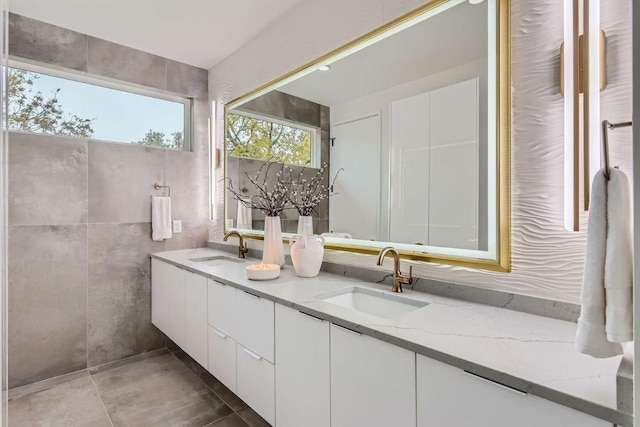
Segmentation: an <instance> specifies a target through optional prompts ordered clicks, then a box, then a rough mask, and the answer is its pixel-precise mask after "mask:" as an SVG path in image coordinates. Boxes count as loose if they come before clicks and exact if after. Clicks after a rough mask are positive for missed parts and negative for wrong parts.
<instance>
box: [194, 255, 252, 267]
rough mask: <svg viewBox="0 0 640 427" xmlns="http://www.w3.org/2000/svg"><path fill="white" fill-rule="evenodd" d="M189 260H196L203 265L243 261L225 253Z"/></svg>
mask: <svg viewBox="0 0 640 427" xmlns="http://www.w3.org/2000/svg"><path fill="white" fill-rule="evenodd" d="M189 261H193V262H197V263H199V264H204V265H220V264H224V263H227V262H244V261H245V260H244V259H242V258H232V257H229V256H225V255H216V256H208V257H203V258H191V259H190V260H189Z"/></svg>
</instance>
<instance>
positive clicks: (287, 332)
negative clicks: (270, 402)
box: [276, 304, 331, 427]
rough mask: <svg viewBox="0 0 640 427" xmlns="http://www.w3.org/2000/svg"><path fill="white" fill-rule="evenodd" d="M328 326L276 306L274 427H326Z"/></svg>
mask: <svg viewBox="0 0 640 427" xmlns="http://www.w3.org/2000/svg"><path fill="white" fill-rule="evenodd" d="M329 356H330V354H329V322H327V321H326V320H320V319H317V318H315V317H311V316H308V315H306V314H303V313H300V312H299V311H297V310H293V309H290V308H288V307H285V306H282V305H280V304H276V360H277V361H278V369H276V419H277V420H278V427H299V426H305V427H329V426H330V425H331V403H330V401H331V391H330V377H331V373H330V372H331V371H330V360H329Z"/></svg>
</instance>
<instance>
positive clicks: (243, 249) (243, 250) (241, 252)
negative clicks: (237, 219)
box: [222, 231, 249, 258]
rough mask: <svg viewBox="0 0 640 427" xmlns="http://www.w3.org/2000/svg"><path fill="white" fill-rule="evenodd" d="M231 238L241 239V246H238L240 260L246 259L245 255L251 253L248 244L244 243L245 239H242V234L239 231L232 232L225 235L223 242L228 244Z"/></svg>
mask: <svg viewBox="0 0 640 427" xmlns="http://www.w3.org/2000/svg"><path fill="white" fill-rule="evenodd" d="M231 236H238V239H240V244H239V246H238V258H244V254H246V253H247V252H249V248H247V243H246V242H245V241H244V237H242V234H240V233H238V232H237V231H230V232H228V233H227V234H225V235H224V238H223V239H222V240H223V241H225V242H226V241H227V239H228V238H229V237H231Z"/></svg>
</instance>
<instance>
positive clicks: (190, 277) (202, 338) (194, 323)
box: [184, 271, 208, 368]
mask: <svg viewBox="0 0 640 427" xmlns="http://www.w3.org/2000/svg"><path fill="white" fill-rule="evenodd" d="M185 308H186V313H185V326H186V327H185V347H184V350H185V351H186V352H187V354H188V355H189V356H191V357H193V359H194V360H195V361H196V362H198V363H199V364H200V365H201V366H204V367H205V368H206V367H207V364H208V357H207V354H208V346H207V278H206V277H204V276H201V275H199V274H195V273H192V272H190V271H186V272H185Z"/></svg>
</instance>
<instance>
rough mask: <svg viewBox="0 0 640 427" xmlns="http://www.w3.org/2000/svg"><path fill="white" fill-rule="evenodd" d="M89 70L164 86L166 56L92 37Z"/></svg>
mask: <svg viewBox="0 0 640 427" xmlns="http://www.w3.org/2000/svg"><path fill="white" fill-rule="evenodd" d="M87 69H88V71H89V73H91V74H95V75H98V76H105V77H112V78H114V79H118V80H123V81H125V82H131V83H136V84H141V85H144V86H151V87H154V88H157V89H165V84H166V82H165V77H166V59H165V58H162V57H160V56H156V55H152V54H150V53H147V52H143V51H141V50H136V49H132V48H130V47H126V46H122V45H119V44H115V43H111V42H108V41H106V40H101V39H97V38H95V37H89V63H88V66H87Z"/></svg>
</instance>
